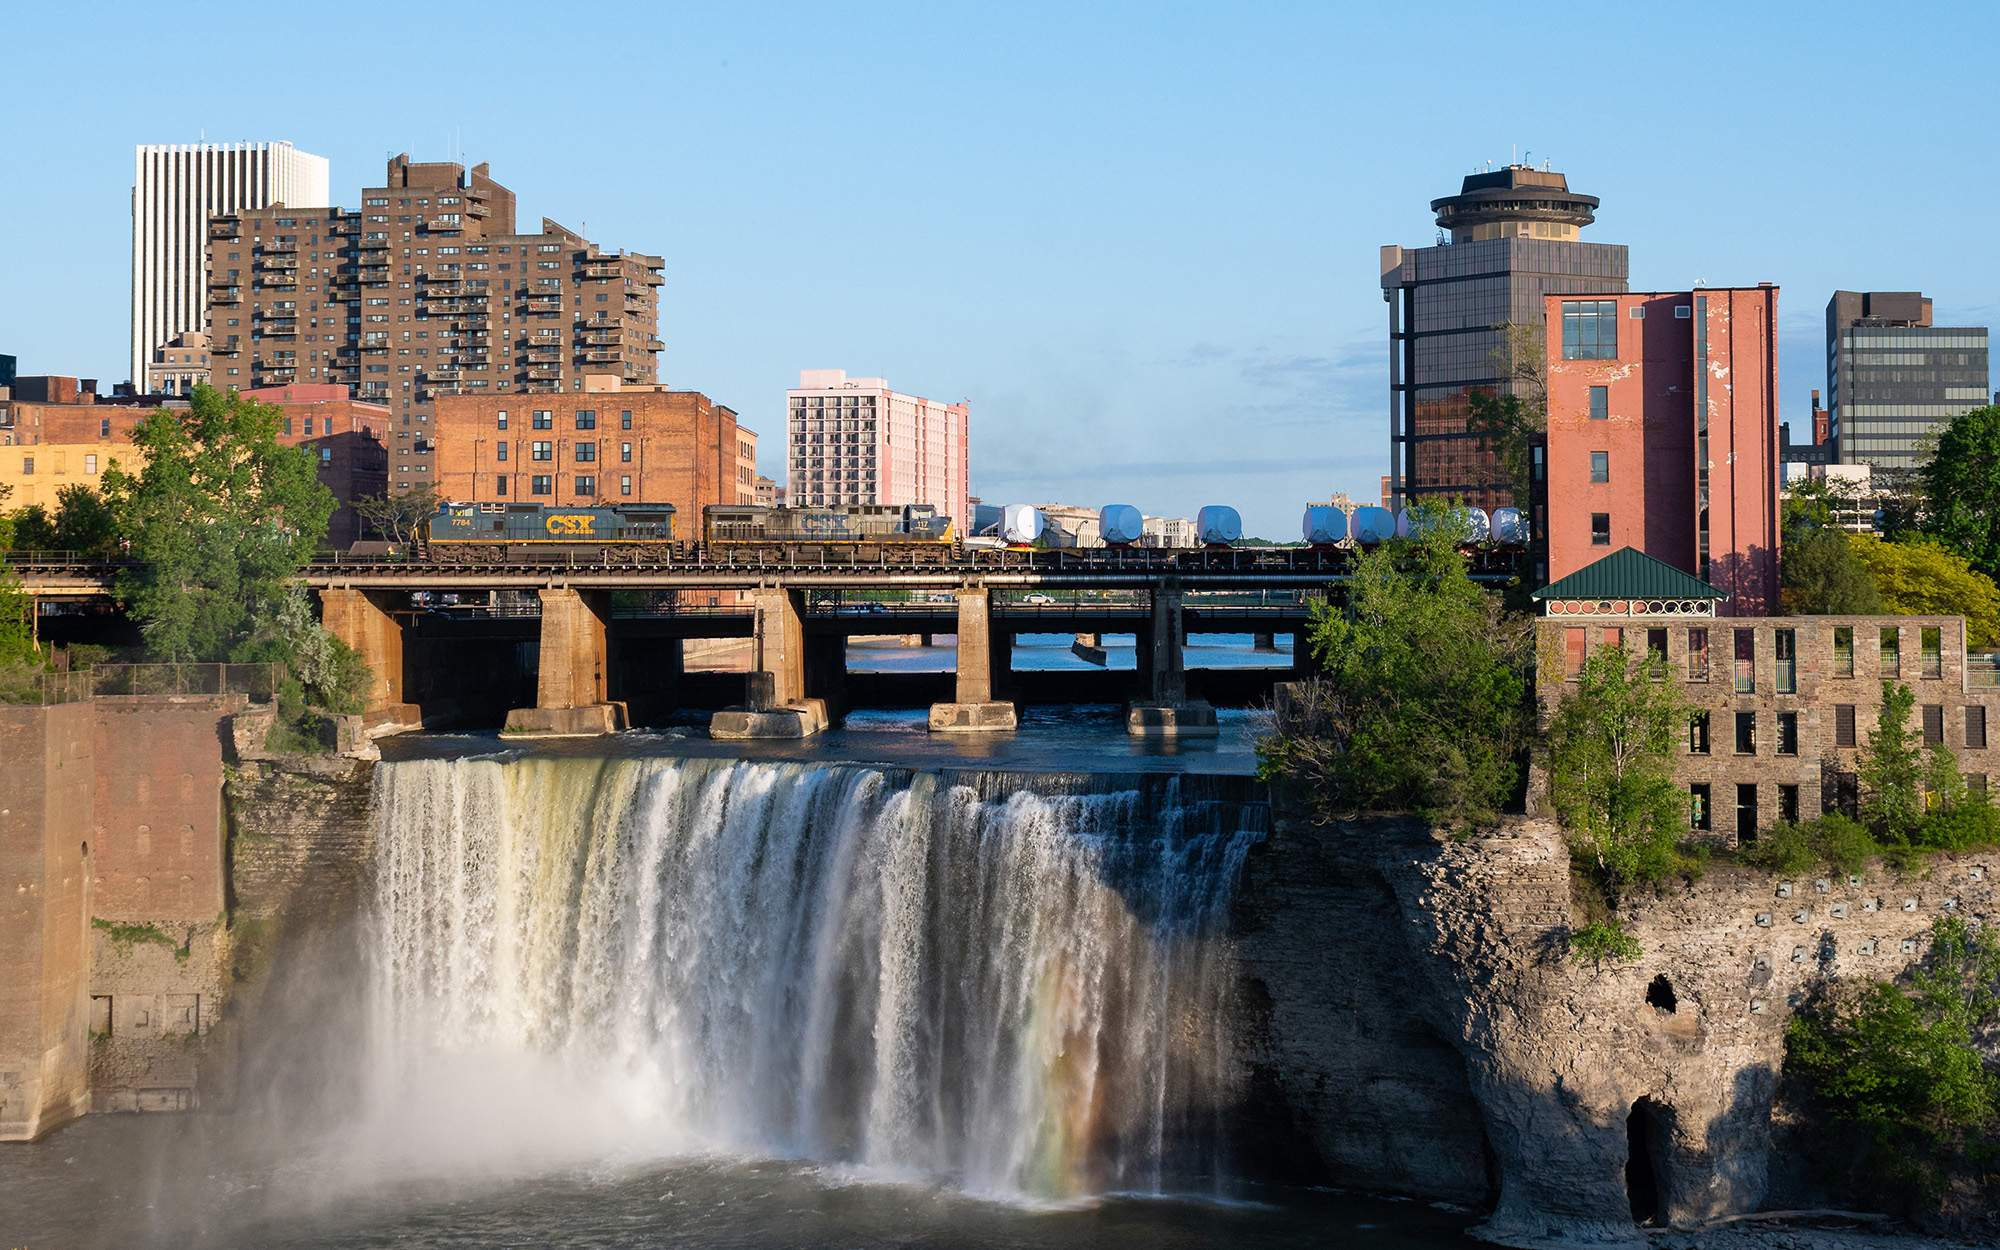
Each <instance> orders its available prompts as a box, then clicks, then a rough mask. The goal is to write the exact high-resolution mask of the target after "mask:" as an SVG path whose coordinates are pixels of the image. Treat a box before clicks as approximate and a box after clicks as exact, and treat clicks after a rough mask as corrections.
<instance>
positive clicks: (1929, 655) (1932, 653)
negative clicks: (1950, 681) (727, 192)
mask: <svg viewBox="0 0 2000 1250" xmlns="http://www.w3.org/2000/svg"><path fill="white" fill-rule="evenodd" d="M1942 640H1943V631H1942V630H1938V629H1926V630H1923V631H1922V632H1921V633H1920V635H1919V644H1918V645H1919V646H1920V647H1921V648H1922V650H1921V651H1920V652H1919V656H1920V658H1921V659H1922V662H1923V666H1924V668H1923V675H1924V676H1925V677H1933V678H1936V677H1943V676H1944V649H1943V647H1942V646H1941V645H1940V644H1941V642H1942Z"/></svg>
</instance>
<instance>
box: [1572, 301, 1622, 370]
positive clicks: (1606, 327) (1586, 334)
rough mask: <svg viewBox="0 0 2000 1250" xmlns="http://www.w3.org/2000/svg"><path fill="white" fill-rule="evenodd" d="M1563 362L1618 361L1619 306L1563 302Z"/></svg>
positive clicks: (1607, 302) (1599, 303) (1596, 302)
mask: <svg viewBox="0 0 2000 1250" xmlns="http://www.w3.org/2000/svg"><path fill="white" fill-rule="evenodd" d="M1562 318H1563V359H1564V360H1616V359H1617V358H1618V302H1617V301H1616V300H1608V299H1604V300H1594V299H1566V300H1564V301H1563V302H1562Z"/></svg>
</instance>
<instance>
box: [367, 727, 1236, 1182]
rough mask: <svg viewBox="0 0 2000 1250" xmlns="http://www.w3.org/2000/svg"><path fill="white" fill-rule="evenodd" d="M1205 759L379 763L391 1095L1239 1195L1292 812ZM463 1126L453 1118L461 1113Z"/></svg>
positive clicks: (769, 1147) (1023, 1178)
mask: <svg viewBox="0 0 2000 1250" xmlns="http://www.w3.org/2000/svg"><path fill="white" fill-rule="evenodd" d="M1184 784H1188V783H1184V782H1183V781H1182V779H1178V778H1152V779H1148V782H1147V783H1146V784H1145V785H1140V786H1138V787H1137V788H1130V789H1123V790H1115V791H1109V792H1106V791H1104V790H1103V789H1102V786H1103V782H1102V779H1096V780H1093V779H1091V778H1086V777H1077V776H1068V775H1063V776H1056V777H1048V776H1042V777H1029V776H1023V775H1004V774H993V773H976V772H968V773H962V774H948V773H947V774H940V773H930V772H910V771H905V770H894V769H883V768H875V767H867V766H859V765H806V764H766V763H746V762H735V761H723V760H692V759H581V758H562V759H554V758H525V759H512V760H503V759H491V758H489V759H461V760H448V761H446V760H422V761H411V762H404V763H393V764H384V765H382V766H381V768H380V769H379V771H378V775H377V782H376V785H377V801H378V805H379V811H378V821H379V825H378V841H377V846H378V852H377V854H378V863H377V869H378V877H377V886H376V905H375V908H374V916H373V926H374V927H373V930H372V935H371V938H370V941H371V943H372V950H373V957H374V961H375V965H376V966H375V970H374V987H375V988H374V996H375V1007H376V1013H375V1014H376V1024H375V1036H376V1047H377V1054H376V1056H375V1060H374V1063H373V1071H374V1073H375V1075H376V1080H377V1089H376V1096H377V1098H378V1100H380V1102H381V1105H384V1106H389V1105H404V1106H407V1105H409V1104H410V1103H411V1102H412V1101H414V1100H421V1099H422V1098H423V1097H424V1096H425V1095H426V1094H432V1093H435V1092H436V1091H437V1090H438V1089H439V1088H441V1087H455V1088H457V1089H458V1090H459V1092H460V1093H461V1094H462V1095H464V1096H465V1097H463V1098H461V1100H460V1102H459V1104H458V1105H460V1106H462V1105H463V1104H464V1102H465V1101H467V1100H469V1101H471V1102H473V1103H478V1104H484V1105H487V1106H489V1107H490V1108H492V1114H491V1116H490V1117H489V1118H486V1119H482V1120H478V1121H476V1122H475V1123H474V1124H472V1125H470V1126H464V1127H463V1129H462V1131H464V1132H470V1133H494V1132H505V1131H512V1130H515V1129H518V1128H519V1124H520V1116H527V1117H529V1118H532V1113H529V1112H520V1116H516V1114H515V1112H516V1111H518V1110H519V1109H520V1108H522V1107H531V1106H534V1105H536V1104H537V1103H538V1102H539V1103H541V1104H542V1105H545V1106H546V1105H553V1104H556V1103H561V1104H563V1105H565V1106H570V1107H575V1106H578V1105H588V1106H590V1107H593V1108H595V1109H596V1110H597V1111H598V1112H599V1113H600V1118H599V1119H597V1120H595V1121H593V1122H592V1123H591V1125H590V1126H589V1127H588V1128H586V1129H584V1130H582V1132H583V1135H584V1136H585V1137H589V1136H592V1135H594V1134H603V1133H609V1132H611V1131H612V1129H611V1128H609V1127H607V1126H608V1125H615V1126H616V1131H618V1132H619V1133H623V1134H631V1135H636V1136H638V1137H639V1138H641V1139H643V1140H644V1141H645V1144H646V1146H647V1148H650V1149H660V1148H663V1149H668V1150H674V1151H695V1150H723V1151H731V1152H744V1153H755V1154H760V1155H781V1156H790V1157H805V1158H811V1159H816V1160H822V1161H826V1162H829V1163H851V1164H856V1165H860V1166H863V1167H865V1168H867V1169H869V1171H870V1172H871V1173H876V1174H888V1175H907V1176H920V1177H924V1178H943V1179H946V1180H948V1181H951V1182H953V1183H956V1184H958V1185H961V1186H963V1187H964V1188H966V1189H967V1190H970V1191H972V1192H977V1193H987V1194H993V1195H996V1196H1009V1197H1026V1198H1032V1199H1050V1200H1064V1199H1071V1198H1076V1197H1081V1196H1087V1195H1091V1194H1098V1193H1106V1192H1117V1191H1141V1192H1161V1191H1169V1190H1177V1191H1187V1190H1189V1189H1196V1188H1213V1187H1216V1186H1218V1185H1221V1184H1222V1183H1224V1181H1225V1180H1226V1177H1227V1171H1228V1169H1227V1162H1226V1158H1225V1154H1226V1149H1227V1142H1226V1133H1225V1131H1224V1125H1225V1123H1226V1120H1227V1114H1228V1111H1229V1109H1230V1107H1231V1106H1232V1105H1233V1102H1234V1101H1235V1099H1236V1098H1237V1097H1238V1095H1239V1093H1240V1090H1239V1073H1238V1069H1237V1062H1236V1060H1235V1058H1234V1057H1233V1054H1232V1045H1231V1043H1232V1036H1233V1034H1232V1021H1233V1010H1232V997H1233V987H1234V967H1233V964H1232V960H1231V957H1230V947H1229V943H1228V941H1227V939H1226V938H1225V937H1224V936H1222V934H1221V929H1222V927H1223V920H1224V918H1225V916H1224V914H1225V912H1226V910H1227V904H1228V901H1229V897H1230V893H1231V890H1232V888H1233V885H1234V883H1235V881H1236V880H1237V878H1238V875H1239V871H1240V868H1241V864H1242V858H1243V856H1244V854H1245V853H1246V851H1247V850H1248V849H1249V847H1250V846H1251V845H1252V844H1253V843H1255V842H1256V841H1257V840H1258V839H1259V838H1260V837H1261V836H1262V830H1263V825H1264V821H1263V818H1262V811H1261V808H1260V807H1259V806H1258V805H1256V804H1247V803H1242V802H1217V801H1205V802H1199V801H1195V800H1194V799H1192V798H1190V797H1187V796H1186V795H1185V794H1184V793H1183V792H1182V790H1181V787H1182V786H1183V785H1184ZM445 1118H447V1119H448V1118H449V1115H447V1116H446V1117H445Z"/></svg>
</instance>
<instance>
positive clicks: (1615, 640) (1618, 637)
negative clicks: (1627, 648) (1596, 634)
mask: <svg viewBox="0 0 2000 1250" xmlns="http://www.w3.org/2000/svg"><path fill="white" fill-rule="evenodd" d="M1598 642H1599V643H1600V644H1601V645H1603V646H1606V647H1622V646H1624V645H1625V631H1624V630H1622V629H1607V630H1605V631H1604V633H1603V635H1602V636H1601V637H1600V638H1599V639H1598Z"/></svg>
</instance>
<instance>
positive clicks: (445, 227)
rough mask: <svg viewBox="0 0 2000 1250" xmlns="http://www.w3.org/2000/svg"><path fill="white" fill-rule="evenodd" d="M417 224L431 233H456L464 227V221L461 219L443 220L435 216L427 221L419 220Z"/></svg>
mask: <svg viewBox="0 0 2000 1250" xmlns="http://www.w3.org/2000/svg"><path fill="white" fill-rule="evenodd" d="M417 224H419V225H421V226H422V227H423V228H424V229H426V230H428V231H430V232H431V233H432V234H457V233H459V232H460V231H462V230H464V229H465V222H464V221H463V220H458V221H444V220H440V219H438V218H435V217H433V218H432V219H431V220H429V221H425V222H419V223H417Z"/></svg>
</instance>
